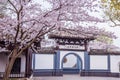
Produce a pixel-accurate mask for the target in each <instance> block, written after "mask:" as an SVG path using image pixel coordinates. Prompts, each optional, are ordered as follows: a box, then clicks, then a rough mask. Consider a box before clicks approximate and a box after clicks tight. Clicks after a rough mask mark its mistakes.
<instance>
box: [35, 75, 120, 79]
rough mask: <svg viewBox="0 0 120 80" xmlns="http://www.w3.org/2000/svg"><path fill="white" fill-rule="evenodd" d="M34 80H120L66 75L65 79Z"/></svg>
mask: <svg viewBox="0 0 120 80" xmlns="http://www.w3.org/2000/svg"><path fill="white" fill-rule="evenodd" d="M33 80H120V78H115V77H81V76H79V75H64V76H63V77H35V78H34V79H33Z"/></svg>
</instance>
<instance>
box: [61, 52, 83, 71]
mask: <svg viewBox="0 0 120 80" xmlns="http://www.w3.org/2000/svg"><path fill="white" fill-rule="evenodd" d="M68 53H75V54H78V55H79V56H80V58H81V59H82V63H83V64H82V65H83V66H82V67H83V69H84V52H81V51H60V69H61V63H62V59H63V57H64V56H65V55H66V54H68ZM71 62H72V59H71Z"/></svg>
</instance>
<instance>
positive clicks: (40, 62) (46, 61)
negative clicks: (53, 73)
mask: <svg viewBox="0 0 120 80" xmlns="http://www.w3.org/2000/svg"><path fill="white" fill-rule="evenodd" d="M35 69H54V54H35Z"/></svg>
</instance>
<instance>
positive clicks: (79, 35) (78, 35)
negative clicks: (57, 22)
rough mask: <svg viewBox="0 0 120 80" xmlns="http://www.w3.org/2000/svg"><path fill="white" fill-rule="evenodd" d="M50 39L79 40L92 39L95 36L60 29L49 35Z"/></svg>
mask: <svg viewBox="0 0 120 80" xmlns="http://www.w3.org/2000/svg"><path fill="white" fill-rule="evenodd" d="M49 37H50V38H53V37H62V38H79V39H94V38H95V36H94V35H93V34H86V33H84V32H80V31H79V30H74V29H67V28H61V29H59V30H56V31H54V32H51V33H50V34H49Z"/></svg>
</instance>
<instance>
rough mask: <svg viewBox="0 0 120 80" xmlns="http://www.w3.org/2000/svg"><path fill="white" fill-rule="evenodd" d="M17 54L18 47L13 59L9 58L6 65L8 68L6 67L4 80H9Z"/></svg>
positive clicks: (14, 51)
mask: <svg viewBox="0 0 120 80" xmlns="http://www.w3.org/2000/svg"><path fill="white" fill-rule="evenodd" d="M16 54H17V49H16V50H13V53H12V56H11V59H10V60H8V63H7V65H6V69H5V73H4V76H3V80H9V75H10V73H11V70H12V67H13V64H14V62H15V60H16V57H15V55H16Z"/></svg>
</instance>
